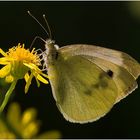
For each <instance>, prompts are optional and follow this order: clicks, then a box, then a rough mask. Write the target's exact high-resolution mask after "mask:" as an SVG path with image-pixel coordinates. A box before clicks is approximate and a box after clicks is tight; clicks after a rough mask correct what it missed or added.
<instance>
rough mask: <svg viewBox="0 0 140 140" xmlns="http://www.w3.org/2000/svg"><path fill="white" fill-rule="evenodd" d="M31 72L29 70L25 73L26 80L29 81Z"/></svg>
mask: <svg viewBox="0 0 140 140" xmlns="http://www.w3.org/2000/svg"><path fill="white" fill-rule="evenodd" d="M29 77H30V76H29V73H28V72H27V73H26V74H25V76H24V79H25V81H26V82H27V81H28V80H29Z"/></svg>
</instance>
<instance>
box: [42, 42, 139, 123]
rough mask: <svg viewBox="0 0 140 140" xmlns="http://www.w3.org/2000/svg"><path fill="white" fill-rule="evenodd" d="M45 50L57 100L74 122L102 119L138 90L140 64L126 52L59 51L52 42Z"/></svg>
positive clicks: (94, 48) (92, 48)
mask: <svg viewBox="0 0 140 140" xmlns="http://www.w3.org/2000/svg"><path fill="white" fill-rule="evenodd" d="M45 48H46V50H45V52H44V53H43V58H44V61H45V63H44V64H45V66H46V68H47V72H48V76H49V81H50V84H51V87H52V93H53V97H54V99H55V101H56V105H57V107H58V109H59V110H60V112H61V113H62V114H63V116H64V118H65V119H66V120H68V121H70V122H73V123H88V122H93V121H96V120H98V119H99V118H101V117H103V116H104V115H105V114H107V113H108V112H109V111H110V110H111V108H112V107H113V106H114V105H115V104H116V103H118V102H119V101H120V100H121V99H123V98H125V97H126V96H128V95H129V94H130V93H132V91H134V90H135V89H136V88H137V87H138V85H137V82H136V79H137V78H138V76H139V75H140V64H139V63H138V62H137V61H136V60H135V59H133V58H132V57H131V56H129V55H128V54H126V53H124V52H121V51H116V50H112V49H108V48H103V47H99V46H95V45H86V44H73V45H67V46H64V47H61V48H59V47H58V46H57V45H56V44H55V42H54V41H53V40H52V39H47V40H46V41H45Z"/></svg>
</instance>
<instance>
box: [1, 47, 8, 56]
mask: <svg viewBox="0 0 140 140" xmlns="http://www.w3.org/2000/svg"><path fill="white" fill-rule="evenodd" d="M0 53H1V54H2V55H3V56H7V54H6V53H5V52H4V51H3V50H2V49H1V48H0Z"/></svg>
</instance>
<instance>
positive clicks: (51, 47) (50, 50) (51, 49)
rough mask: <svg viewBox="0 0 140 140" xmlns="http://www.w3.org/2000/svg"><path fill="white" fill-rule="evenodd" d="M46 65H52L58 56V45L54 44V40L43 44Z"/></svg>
mask: <svg viewBox="0 0 140 140" xmlns="http://www.w3.org/2000/svg"><path fill="white" fill-rule="evenodd" d="M45 48H46V57H47V65H48V64H53V63H54V61H55V60H56V58H57V56H58V48H59V47H58V45H56V44H55V41H54V40H51V39H48V40H46V44H45Z"/></svg>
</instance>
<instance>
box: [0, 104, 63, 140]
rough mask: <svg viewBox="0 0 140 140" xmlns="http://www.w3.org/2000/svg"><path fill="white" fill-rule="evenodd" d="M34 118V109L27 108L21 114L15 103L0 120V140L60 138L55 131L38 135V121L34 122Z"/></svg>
mask: <svg viewBox="0 0 140 140" xmlns="http://www.w3.org/2000/svg"><path fill="white" fill-rule="evenodd" d="M36 116H37V112H36V110H35V109H34V108H28V109H27V110H25V111H24V112H23V113H21V110H20V106H19V105H18V104H17V103H12V104H11V105H10V107H9V108H8V110H7V114H6V117H5V116H3V117H1V118H0V139H1V138H2V139H6V138H7V139H8V138H10V139H16V138H24V139H31V138H34V139H35V138H36V139H37V138H39V139H43V138H45V139H47V138H48V139H51V138H53V139H56V138H60V137H61V134H60V132H59V131H57V130H52V131H47V132H44V133H42V134H39V135H38V132H39V128H40V121H39V120H36Z"/></svg>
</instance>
